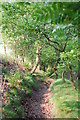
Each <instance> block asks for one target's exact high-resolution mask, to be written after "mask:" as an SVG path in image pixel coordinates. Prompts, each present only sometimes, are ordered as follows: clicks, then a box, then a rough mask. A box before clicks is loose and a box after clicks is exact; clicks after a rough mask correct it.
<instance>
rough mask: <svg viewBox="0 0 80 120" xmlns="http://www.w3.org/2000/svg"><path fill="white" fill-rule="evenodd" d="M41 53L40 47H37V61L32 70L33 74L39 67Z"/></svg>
mask: <svg viewBox="0 0 80 120" xmlns="http://www.w3.org/2000/svg"><path fill="white" fill-rule="evenodd" d="M39 53H40V49H39V47H37V50H36V62H35V65H34V67H33V69H32V71H31V74H33V73H34V72H35V71H36V69H37V67H38V64H39Z"/></svg>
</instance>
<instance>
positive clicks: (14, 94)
mask: <svg viewBox="0 0 80 120" xmlns="http://www.w3.org/2000/svg"><path fill="white" fill-rule="evenodd" d="M6 78H7V79H8V81H9V83H8V87H9V90H7V91H6V93H5V94H6V95H7V97H8V99H7V106H4V109H3V115H4V118H5V117H6V118H22V117H23V116H24V111H23V109H22V107H21V101H22V99H26V97H27V95H31V93H32V89H33V88H34V89H35V90H37V89H38V86H36V81H35V80H34V77H33V76H31V75H30V73H28V72H27V73H26V74H24V75H23V74H21V73H20V72H15V73H14V74H13V73H12V72H11V73H10V74H9V75H6ZM18 81H19V83H18Z"/></svg>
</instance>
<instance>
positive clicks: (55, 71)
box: [54, 65, 58, 79]
mask: <svg viewBox="0 0 80 120" xmlns="http://www.w3.org/2000/svg"><path fill="white" fill-rule="evenodd" d="M54 73H55V75H56V79H58V74H57V69H56V67H55V65H54Z"/></svg>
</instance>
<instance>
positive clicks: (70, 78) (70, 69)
mask: <svg viewBox="0 0 80 120" xmlns="http://www.w3.org/2000/svg"><path fill="white" fill-rule="evenodd" d="M69 73H70V77H69V80H70V81H71V83H72V87H75V84H74V81H73V77H72V67H71V66H70V65H69Z"/></svg>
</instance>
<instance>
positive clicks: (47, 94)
mask: <svg viewBox="0 0 80 120" xmlns="http://www.w3.org/2000/svg"><path fill="white" fill-rule="evenodd" d="M10 69H13V68H12V66H7V71H8V72H9V71H10ZM43 81H45V80H43ZM47 81H48V82H49V84H48V83H45V82H41V81H39V83H38V84H39V88H38V89H37V90H35V89H33V90H32V94H31V95H30V96H28V97H26V98H24V100H23V103H21V104H22V108H23V110H24V114H25V116H24V117H25V118H27V117H29V118H31V117H32V118H54V116H53V115H51V113H52V110H53V108H54V105H53V104H52V103H51V102H50V98H51V95H52V92H51V90H50V84H51V81H52V82H53V81H54V80H53V79H50V78H48V80H47ZM37 82H38V81H37ZM0 85H1V84H0ZM0 89H1V88H0ZM0 102H1V99H0Z"/></svg>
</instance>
